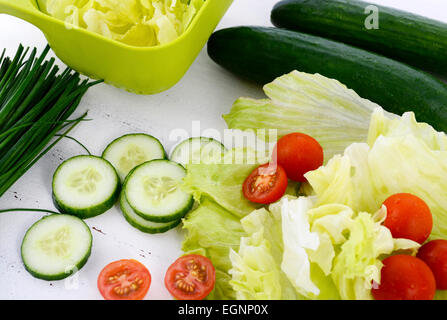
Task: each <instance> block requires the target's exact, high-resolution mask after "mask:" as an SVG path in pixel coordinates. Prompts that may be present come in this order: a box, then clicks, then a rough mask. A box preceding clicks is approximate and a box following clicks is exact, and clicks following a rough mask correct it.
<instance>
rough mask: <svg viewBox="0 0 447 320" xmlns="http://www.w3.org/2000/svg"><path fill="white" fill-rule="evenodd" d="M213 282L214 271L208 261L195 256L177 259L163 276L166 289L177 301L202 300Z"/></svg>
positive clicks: (211, 287) (208, 292) (212, 287)
mask: <svg viewBox="0 0 447 320" xmlns="http://www.w3.org/2000/svg"><path fill="white" fill-rule="evenodd" d="M215 282H216V271H215V270H214V266H213V264H212V263H211V261H210V259H208V258H207V257H204V256H201V255H197V254H190V255H186V256H183V257H180V258H178V259H177V260H176V261H175V262H174V263H173V264H172V265H171V266H170V267H169V268H168V271H166V275H165V286H166V288H167V289H168V291H169V292H170V293H171V295H172V296H173V297H174V298H175V299H178V300H203V299H204V298H206V297H207V296H208V295H209V294H210V292H211V291H212V290H213V289H214V283H215Z"/></svg>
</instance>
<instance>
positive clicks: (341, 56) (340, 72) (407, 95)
mask: <svg viewBox="0 0 447 320" xmlns="http://www.w3.org/2000/svg"><path fill="white" fill-rule="evenodd" d="M208 54H209V56H210V57H211V58H212V59H213V60H214V61H215V62H217V63H218V64H220V65H221V66H223V67H224V68H226V69H228V70H230V71H232V72H234V73H236V74H238V75H240V76H242V77H244V78H247V79H250V80H253V81H255V82H257V83H260V84H266V83H269V82H271V81H273V80H274V79H275V78H277V77H279V76H281V75H283V74H286V73H289V72H291V71H293V70H298V71H302V72H307V73H311V74H314V73H319V74H321V75H323V76H326V77H328V78H333V79H337V80H338V81H340V82H342V83H343V84H345V85H346V86H347V87H348V88H350V89H353V90H355V91H356V92H357V93H358V94H359V95H360V96H361V97H363V98H366V99H369V100H371V101H373V102H376V103H378V104H379V105H381V106H382V107H383V108H384V109H386V110H387V111H389V112H393V113H396V114H399V115H401V114H402V113H404V112H406V111H414V113H415V115H416V118H417V120H418V121H421V122H427V123H429V124H431V125H432V126H433V127H434V128H436V129H437V130H439V131H446V132H447V86H446V85H445V84H444V83H443V82H441V81H440V80H438V79H436V78H435V77H433V76H431V75H429V74H427V73H425V72H422V71H419V70H416V69H414V68H412V67H409V66H407V65H406V64H403V63H400V62H397V61H394V60H391V59H389V58H386V57H383V56H380V55H377V54H373V53H370V52H368V51H365V50H362V49H358V48H354V47H351V46H348V45H345V44H343V43H339V42H335V41H332V40H327V39H324V38H321V37H317V36H312V35H307V34H303V33H299V32H294V31H289V30H284V29H277V28H267V27H235V28H229V29H223V30H219V31H217V32H215V33H214V34H213V35H212V36H211V38H210V40H209V42H208Z"/></svg>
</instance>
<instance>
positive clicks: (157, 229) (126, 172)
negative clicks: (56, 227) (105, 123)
mask: <svg viewBox="0 0 447 320" xmlns="http://www.w3.org/2000/svg"><path fill="white" fill-rule="evenodd" d="M225 150H226V149H225V147H224V146H223V145H222V144H221V143H220V142H217V141H216V140H214V139H212V138H204V137H198V138H190V139H187V140H185V141H182V142H181V143H179V144H178V145H177V146H176V147H175V148H174V149H173V151H172V152H171V160H168V159H167V158H168V156H167V153H166V151H165V149H164V148H163V145H162V144H161V142H160V141H159V140H158V139H157V138H155V137H153V136H151V135H148V134H143V133H139V134H127V135H124V136H122V137H119V138H117V139H115V140H114V141H112V142H111V143H110V144H109V145H108V146H107V147H106V149H105V150H104V152H103V154H102V157H96V156H91V155H88V156H77V157H73V158H71V159H68V160H66V161H65V162H63V163H62V164H61V165H60V166H59V168H58V169H57V170H56V172H55V174H54V176H53V199H54V203H55V205H56V207H57V208H58V209H59V210H60V211H61V212H62V213H66V214H70V215H74V216H77V217H79V218H81V219H86V218H91V217H94V216H97V215H99V214H102V213H104V212H106V211H107V210H109V209H110V208H111V207H112V206H113V205H114V204H115V203H116V201H117V200H118V198H120V207H121V211H122V212H123V215H124V217H125V218H126V220H127V221H128V222H129V223H130V224H131V225H132V226H134V227H135V228H137V229H139V230H141V231H143V232H146V233H161V232H166V231H168V230H170V229H172V228H174V227H176V226H177V225H179V224H180V222H181V219H182V218H183V217H184V216H185V214H186V213H187V212H188V211H190V210H191V208H192V207H193V205H194V200H193V197H192V195H191V194H188V193H186V192H184V191H182V190H181V188H180V184H181V182H182V179H183V178H184V176H185V175H186V169H185V167H186V165H187V164H189V163H217V162H219V161H221V159H222V155H223V154H224V153H225ZM120 194H121V196H120Z"/></svg>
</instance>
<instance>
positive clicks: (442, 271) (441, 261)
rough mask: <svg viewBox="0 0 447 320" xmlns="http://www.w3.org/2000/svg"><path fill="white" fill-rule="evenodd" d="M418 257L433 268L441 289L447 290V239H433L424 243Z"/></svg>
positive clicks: (438, 286)
mask: <svg viewBox="0 0 447 320" xmlns="http://www.w3.org/2000/svg"><path fill="white" fill-rule="evenodd" d="M417 257H418V258H419V259H421V260H423V261H424V262H425V263H426V264H427V265H428V266H429V267H430V269H431V271H432V272H433V274H434V275H435V279H436V286H437V288H438V289H439V290H447V240H441V239H439V240H433V241H430V242H428V243H426V244H424V245H423V246H422V247H421V248H420V249H419V252H418V255H417Z"/></svg>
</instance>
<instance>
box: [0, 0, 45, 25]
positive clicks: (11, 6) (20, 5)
mask: <svg viewBox="0 0 447 320" xmlns="http://www.w3.org/2000/svg"><path fill="white" fill-rule="evenodd" d="M33 2H34V0H0V13H6V14H9V15H11V16H15V17H17V18H20V19H22V20H25V21H28V22H29V23H31V24H33V25H35V26H36V27H38V28H39V29H41V28H42V27H44V25H45V23H44V21H45V19H44V17H45V14H44V13H42V12H40V11H39V10H38V9H37V7H36V6H37V5H36V6H35V5H33Z"/></svg>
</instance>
